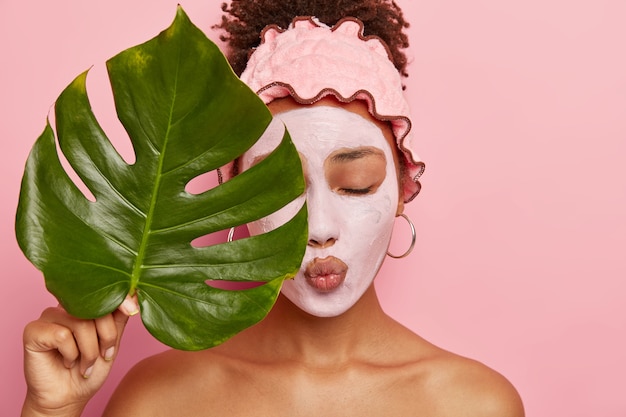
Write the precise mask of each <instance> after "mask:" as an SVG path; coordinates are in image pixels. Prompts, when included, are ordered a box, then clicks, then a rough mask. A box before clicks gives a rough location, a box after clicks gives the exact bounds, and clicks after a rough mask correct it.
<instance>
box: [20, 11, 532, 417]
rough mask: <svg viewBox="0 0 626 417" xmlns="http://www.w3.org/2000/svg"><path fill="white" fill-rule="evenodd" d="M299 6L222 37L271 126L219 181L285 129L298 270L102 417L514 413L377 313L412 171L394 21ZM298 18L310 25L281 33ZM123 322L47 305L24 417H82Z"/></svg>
mask: <svg viewBox="0 0 626 417" xmlns="http://www.w3.org/2000/svg"><path fill="white" fill-rule="evenodd" d="M261 3H262V4H261ZM342 3H345V4H342ZM305 6H306V7H304V8H301V5H300V2H290V3H289V4H282V3H280V4H274V2H271V1H266V2H246V1H233V2H232V3H231V5H230V8H228V7H226V6H224V10H225V11H226V12H227V16H226V17H224V20H223V21H222V24H221V25H220V27H222V28H223V29H225V30H226V31H227V32H228V33H229V35H228V37H227V38H228V40H229V42H230V45H231V48H233V49H232V50H231V61H232V64H233V67H234V68H235V70H236V71H238V72H240V71H241V70H242V69H243V68H242V62H243V61H245V63H246V65H245V71H243V73H242V74H241V78H242V80H244V81H245V82H246V83H247V84H248V85H249V86H250V87H251V88H253V89H254V90H255V91H257V92H258V94H259V95H260V97H261V98H262V99H263V100H264V101H265V102H266V103H267V104H268V107H269V108H270V110H271V111H272V113H273V114H274V115H275V121H274V122H273V123H272V124H271V125H270V127H269V128H268V130H267V131H266V132H265V134H264V135H263V137H262V138H261V139H260V140H259V141H258V142H257V143H256V144H255V145H254V146H253V147H252V148H251V149H250V150H248V151H247V152H246V153H245V154H244V155H243V156H242V157H241V158H240V159H239V160H238V161H237V163H234V164H232V166H229V167H227V168H226V169H225V170H224V173H225V176H226V178H228V177H229V176H232V175H236V174H237V171H238V170H245V169H248V168H249V167H251V166H252V165H254V164H255V163H257V162H258V161H260V160H261V159H263V158H264V156H265V155H267V154H268V153H269V152H270V151H271V150H272V149H273V147H274V146H275V145H276V144H277V142H278V140H279V139H280V138H281V137H282V123H281V122H283V123H284V124H285V125H286V126H287V127H288V128H289V131H290V133H291V135H292V138H293V141H294V143H295V145H296V148H297V149H298V151H299V153H300V156H301V160H302V165H303V169H304V172H305V178H306V182H307V188H306V200H307V205H308V209H309V243H308V247H307V250H306V254H305V257H304V259H303V263H302V267H301V270H300V271H299V273H298V274H297V276H296V278H295V279H294V280H290V281H287V282H285V284H284V286H283V290H282V292H281V295H280V297H279V299H278V301H277V302H276V305H275V307H274V308H273V309H272V311H271V312H270V313H269V315H268V316H267V318H266V319H264V320H263V321H262V322H261V323H259V324H258V325H256V326H253V327H251V328H249V329H247V330H245V331H243V332H242V333H240V334H238V335H236V336H235V337H233V338H232V339H230V340H228V341H227V342H225V343H224V344H222V345H220V346H218V347H216V348H213V349H210V350H205V351H201V352H182V351H176V350H171V351H167V352H164V353H161V354H158V355H156V356H153V357H150V358H148V359H145V360H143V361H142V362H140V363H139V364H137V365H136V366H135V367H134V368H133V369H132V370H131V371H130V372H129V373H128V375H127V376H126V377H125V378H124V380H123V381H122V382H121V384H120V385H119V387H118V389H117V391H116V392H115V394H114V395H113V397H112V398H111V401H110V403H109V405H108V407H107V409H106V410H105V415H106V416H118V415H132V416H144V415H145V416H160V415H163V416H172V415H194V416H203V415H207V416H208V415H217V416H247V415H254V416H283V415H284V416H305V415H336V416H353V415H354V416H370V415H371V416H387V415H391V416H412V415H415V416H498V417H508V416H510V417H518V416H523V408H522V405H521V402H520V399H519V396H518V395H517V393H516V391H515V389H514V388H513V387H512V386H511V385H510V383H509V382H508V381H506V379H505V378H503V377H502V376H501V375H499V374H498V373H496V372H494V371H492V370H490V369H489V368H487V367H485V366H484V365H481V364H479V363H477V362H474V361H471V360H468V359H465V358H462V357H459V356H457V355H454V354H451V353H449V352H446V351H444V350H442V349H440V348H438V347H436V346H433V345H432V344H430V343H428V342H427V341H425V340H424V339H422V338H421V337H419V336H418V335H416V334H414V333H412V332H411V331H409V330H408V329H406V328H405V327H403V326H401V325H400V324H398V323H397V322H395V321H394V320H393V319H392V318H390V317H389V316H387V315H386V314H385V313H384V312H383V310H382V309H381V307H380V304H379V303H378V299H377V296H376V291H375V288H374V286H373V280H374V278H375V276H376V274H377V272H378V270H379V268H380V265H381V264H382V261H383V259H384V258H385V256H386V250H387V246H388V244H389V240H390V238H391V230H392V226H393V222H394V218H395V217H396V216H398V215H401V214H402V212H403V209H404V204H405V203H406V202H409V201H410V200H411V199H413V198H414V197H415V195H416V194H417V192H419V182H418V178H419V175H420V174H421V172H422V170H423V164H422V163H421V162H420V161H419V159H418V158H417V156H416V155H415V154H414V153H413V152H412V150H411V142H410V118H409V115H408V106H407V105H406V101H405V100H404V98H403V96H402V82H401V74H402V75H404V74H405V65H406V59H405V58H404V55H403V54H402V52H401V49H402V48H403V47H406V37H404V35H403V34H402V33H401V31H402V28H403V27H404V26H405V25H406V24H405V22H404V19H403V17H402V13H401V11H400V10H399V9H398V8H397V6H396V5H395V4H394V3H392V2H387V1H370V2H357V1H354V2H339V3H337V2H332V4H331V2H329V4H315V5H311V4H307V5H305ZM287 9H288V10H287ZM303 15H315V16H316V18H317V19H316V18H308V17H302V18H296V19H294V20H293V21H292V19H293V18H294V17H297V16H303ZM344 17H346V19H341V18H344ZM266 18H269V19H270V21H266ZM318 19H319V20H318ZM357 19H359V20H357ZM321 22H324V23H326V24H329V25H333V26H332V27H328V26H326V25H325V24H324V23H321ZM361 22H363V24H364V27H365V30H366V31H367V30H372V29H379V31H378V32H377V33H376V35H378V36H380V39H379V38H369V37H367V36H368V35H370V33H368V32H364V33H362V31H363V26H362V23H361ZM269 23H275V24H278V25H280V27H283V28H285V27H289V28H288V29H287V30H282V29H279V28H278V27H274V28H271V27H270V28H268V29H266V30H265V31H264V32H263V34H262V37H263V41H262V43H261V45H258V47H257V44H258V31H259V30H260V29H262V28H264V27H265V26H266V25H267V24H269ZM368 28H369V29H368ZM255 32H256V33H257V35H252V33H255ZM253 38H255V39H257V41H253V40H252V39H253ZM381 39H382V41H381ZM383 41H385V42H383ZM250 48H254V52H253V53H252V55H251V56H250V58H249V59H248V52H249V49H250ZM242 57H245V58H242ZM392 61H393V63H392ZM303 199H304V197H303V198H301V199H299V200H297V201H295V202H293V203H291V204H290V205H288V206H287V207H285V208H283V209H282V210H280V211H279V212H277V213H274V214H272V215H270V216H268V217H267V218H264V219H262V220H259V221H257V222H255V223H253V224H250V225H249V229H250V232H251V233H252V234H255V233H261V232H264V231H267V230H270V229H273V228H275V227H277V226H278V225H280V224H281V222H283V221H284V220H286V219H289V218H290V217H291V215H292V214H293V213H294V212H295V211H296V210H297V209H298V207H299V205H301V204H302V202H303ZM135 312H137V307H136V304H135V302H134V300H131V299H128V300H126V301H125V303H124V304H123V305H122V306H121V307H120V309H119V310H118V311H116V312H115V313H113V314H111V315H109V316H106V317H103V318H100V319H97V320H94V321H87V320H78V319H75V318H73V317H70V316H69V315H67V313H65V312H64V311H63V310H62V309H61V308H58V307H57V308H51V309H48V310H46V311H45V312H44V313H43V315H42V317H41V318H40V319H39V320H37V321H35V322H33V323H30V324H29V325H28V326H27V328H26V329H25V332H24V343H25V352H26V354H25V369H26V378H27V382H28V387H29V388H28V393H27V398H26V401H25V404H24V411H23V415H66V416H74V415H80V413H81V411H82V409H83V407H84V406H85V404H86V403H87V401H88V400H89V399H90V398H91V396H93V395H94V394H95V392H96V391H97V390H98V389H99V387H100V386H101V385H102V383H103V382H104V380H105V379H106V377H107V375H108V372H109V370H110V365H111V361H112V360H113V359H114V358H115V355H116V352H117V348H118V347H119V340H120V338H121V334H122V332H123V329H124V326H125V323H126V320H127V317H128V315H130V314H133V313H135Z"/></svg>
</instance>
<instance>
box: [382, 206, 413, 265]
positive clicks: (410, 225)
mask: <svg viewBox="0 0 626 417" xmlns="http://www.w3.org/2000/svg"><path fill="white" fill-rule="evenodd" d="M400 216H402V217H404V220H406V221H407V223H409V227H410V228H411V246H409V249H407V251H406V252H404V253H403V254H402V255H398V256H396V255H392V254H390V253H389V251H387V255H389V256H390V257H392V258H394V259H400V258H404V257H406V256H408V255H409V253H411V252H412V251H413V248H414V247H415V237H416V236H415V226H414V225H413V222H412V221H411V219H409V216H407V215H406V214H404V213H400Z"/></svg>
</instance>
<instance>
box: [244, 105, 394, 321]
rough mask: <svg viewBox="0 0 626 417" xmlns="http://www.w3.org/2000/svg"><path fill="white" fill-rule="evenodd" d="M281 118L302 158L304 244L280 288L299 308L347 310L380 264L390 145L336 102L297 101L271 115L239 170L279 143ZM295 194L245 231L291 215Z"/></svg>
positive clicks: (323, 313)
mask: <svg viewBox="0 0 626 417" xmlns="http://www.w3.org/2000/svg"><path fill="white" fill-rule="evenodd" d="M280 122H283V123H284V124H285V125H286V126H287V128H288V129H289V133H290V134H291V137H292V140H293V142H294V144H295V145H296V148H297V149H298V151H299V153H300V157H301V159H302V165H303V169H304V174H305V179H306V193H305V194H306V201H307V206H308V212H309V244H308V246H307V249H306V253H305V256H304V259H303V261H302V266H301V268H300V271H299V272H298V274H297V275H296V277H295V279H293V280H288V281H286V282H285V283H284V285H283V289H282V293H283V294H284V295H285V296H286V297H287V298H288V299H289V300H291V301H292V302H293V303H294V304H296V305H297V306H298V307H300V308H301V309H302V310H304V311H306V312H308V313H310V314H312V315H316V316H320V317H332V316H337V315H339V314H342V313H344V312H345V311H347V310H348V309H349V308H350V307H352V306H353V305H354V304H355V303H356V302H357V301H358V300H359V299H360V298H361V296H362V295H363V294H364V292H365V291H366V290H367V289H368V288H369V287H370V285H371V284H372V282H373V280H374V277H375V276H376V274H377V272H378V270H379V268H380V265H381V264H382V262H383V260H384V258H385V254H386V251H387V247H388V245H389V240H390V238H391V231H392V227H393V223H394V218H395V215H396V211H397V207H398V199H399V195H398V180H397V174H396V168H395V165H394V159H393V154H392V150H391V147H390V145H389V143H388V141H387V139H386V138H385V136H384V135H383V132H382V130H381V128H380V127H379V126H378V125H377V124H375V123H374V122H373V121H372V120H369V119H367V118H365V117H363V116H361V115H359V114H357V113H355V112H352V111H349V110H346V109H344V108H341V107H335V106H327V105H317V106H303V107H299V108H297V109H294V110H288V111H285V112H282V113H279V114H277V115H275V120H274V121H273V122H272V124H271V125H270V127H269V128H268V130H267V132H266V133H265V134H264V136H263V137H262V138H261V139H260V140H259V141H258V142H257V143H256V144H255V145H254V146H253V147H252V148H251V149H250V150H249V151H248V152H246V154H245V155H244V156H243V158H242V168H243V169H244V170H245V169H247V168H249V167H250V166H252V165H253V164H254V163H256V162H257V161H258V160H260V159H262V158H263V157H264V156H265V155H267V154H268V153H270V152H271V151H272V150H273V149H274V148H275V147H276V146H277V145H278V143H279V142H280V140H281V138H282V134H283V128H282V123H280ZM302 204H303V198H299V199H297V200H296V201H295V202H292V203H291V204H289V205H287V206H286V207H285V208H283V209H281V210H279V211H278V212H276V213H274V214H272V215H270V216H268V217H266V218H264V219H261V220H259V221H257V222H254V223H251V224H249V225H248V228H249V230H250V233H251V234H253V235H254V234H259V233H264V232H267V231H268V230H271V229H274V228H276V227H278V226H280V225H281V224H283V223H285V222H286V221H288V220H289V219H290V218H292V217H293V216H294V215H295V214H296V212H297V211H298V209H299V208H300V207H301V205H302Z"/></svg>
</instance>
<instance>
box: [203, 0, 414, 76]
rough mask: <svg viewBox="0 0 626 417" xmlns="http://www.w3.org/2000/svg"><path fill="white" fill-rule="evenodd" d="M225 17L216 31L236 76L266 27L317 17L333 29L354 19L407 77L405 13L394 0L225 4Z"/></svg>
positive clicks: (256, 0) (239, 0) (285, 0)
mask: <svg viewBox="0 0 626 417" xmlns="http://www.w3.org/2000/svg"><path fill="white" fill-rule="evenodd" d="M222 10H223V11H224V13H225V14H224V15H223V16H222V21H221V23H220V24H218V25H215V26H214V28H217V29H222V30H224V31H225V32H226V33H225V34H222V35H220V39H221V40H222V41H224V42H227V43H228V46H229V50H228V51H227V57H228V60H229V62H230V65H231V66H232V67H233V70H234V71H235V73H237V75H241V73H242V72H243V70H244V69H245V67H246V64H247V62H248V57H249V55H250V53H251V51H252V50H253V49H254V48H255V47H257V46H258V45H259V43H260V40H261V39H260V34H261V31H262V30H263V29H264V28H265V26H267V25H269V24H275V25H277V26H279V27H281V28H284V29H286V28H287V27H288V26H289V24H290V23H291V21H292V20H293V19H294V18H295V17H298V16H315V17H317V18H318V19H319V20H320V21H321V22H323V23H325V24H327V25H329V26H333V25H334V24H335V23H337V22H338V21H339V20H341V19H342V18H344V17H348V16H349V17H355V18H357V19H359V20H361V21H362V22H363V24H364V35H365V36H370V35H374V36H378V37H379V38H381V39H382V40H383V41H384V42H385V43H386V44H387V46H388V47H389V50H390V52H391V57H392V61H393V63H394V65H395V67H396V68H397V70H398V72H399V73H400V74H401V75H403V76H405V77H406V76H407V75H408V74H407V72H406V65H407V58H406V55H405V54H404V52H403V51H402V50H403V49H405V48H407V47H408V46H409V40H408V37H407V35H406V33H404V32H403V30H404V29H405V28H408V27H409V23H408V22H406V21H405V20H404V16H403V14H402V10H401V9H400V8H399V7H398V5H397V4H396V2H395V1H393V0H365V1H363V0H232V1H231V3H230V6H229V5H228V4H226V3H223V4H222Z"/></svg>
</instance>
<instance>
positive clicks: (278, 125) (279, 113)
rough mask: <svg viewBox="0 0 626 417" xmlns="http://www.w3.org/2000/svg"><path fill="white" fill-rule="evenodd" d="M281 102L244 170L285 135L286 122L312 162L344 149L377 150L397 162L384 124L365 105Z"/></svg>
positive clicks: (249, 155)
mask: <svg viewBox="0 0 626 417" xmlns="http://www.w3.org/2000/svg"><path fill="white" fill-rule="evenodd" d="M290 102H291V103H287V104H285V103H286V101H285V100H281V101H280V102H279V103H280V104H278V105H272V104H273V103H274V102H273V103H271V104H270V106H269V107H270V110H272V113H273V114H274V120H273V121H272V123H271V124H270V126H269V127H268V129H267V130H266V132H265V133H264V134H263V136H262V137H261V139H259V141H257V143H256V144H255V145H254V146H253V147H252V148H251V149H250V150H248V151H247V152H246V154H245V155H244V157H243V167H244V169H245V168H247V167H249V166H250V165H251V164H252V163H253V161H254V160H257V159H259V158H261V157H263V156H264V155H267V154H268V153H270V152H271V151H272V150H273V149H274V148H275V147H276V146H277V145H278V143H279V142H280V140H281V139H282V136H283V132H284V128H283V123H284V124H285V126H287V128H288V129H289V133H290V135H291V138H292V140H293V142H294V144H295V146H296V148H297V149H298V151H299V152H300V154H301V155H303V156H305V157H306V158H307V159H309V160H318V161H319V162H321V161H323V160H324V159H325V158H326V157H327V156H328V155H329V154H330V153H332V152H333V151H335V150H337V149H340V148H346V149H349V148H356V147H364V146H369V147H376V148H379V149H381V150H382V151H383V153H384V154H385V155H386V156H387V158H389V159H390V160H392V159H393V155H392V152H391V148H390V145H389V143H388V142H389V139H388V138H387V137H386V134H385V133H386V132H385V130H384V128H385V127H387V129H388V130H389V134H391V129H389V128H388V126H387V125H386V124H384V123H382V122H379V121H377V120H375V119H373V118H372V117H371V116H370V115H369V113H368V112H367V108H366V107H365V104H364V103H363V104H362V105H356V104H353V103H348V104H347V105H343V104H339V103H337V102H336V101H335V103H337V104H336V105H335V104H332V102H330V104H329V102H328V101H323V100H322V101H321V102H320V103H316V104H314V105H299V104H297V103H295V102H293V101H292V100H290Z"/></svg>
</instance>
